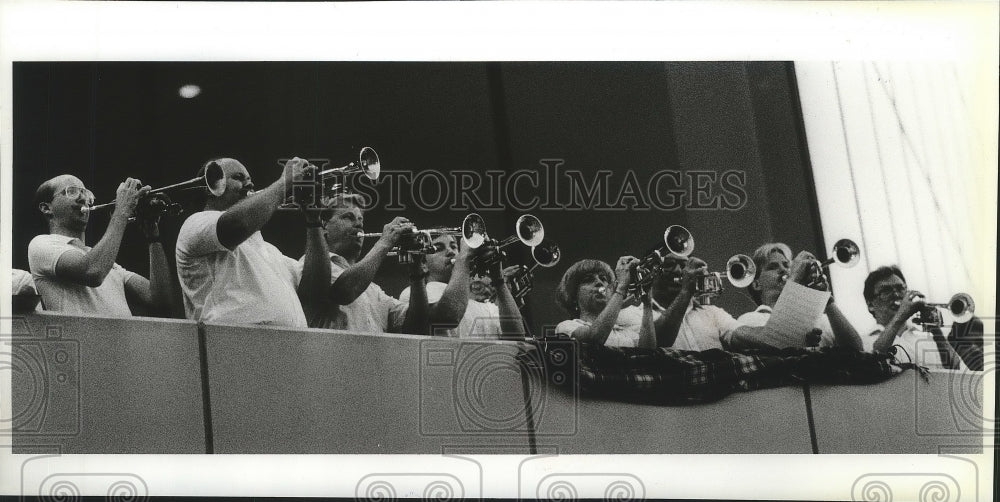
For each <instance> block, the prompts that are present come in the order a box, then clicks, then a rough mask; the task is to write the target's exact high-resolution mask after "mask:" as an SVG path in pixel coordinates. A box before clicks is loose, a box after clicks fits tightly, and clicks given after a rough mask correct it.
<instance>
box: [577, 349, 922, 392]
mask: <svg viewBox="0 0 1000 502" xmlns="http://www.w3.org/2000/svg"><path fill="white" fill-rule="evenodd" d="M577 352H578V354H577V361H578V367H577V370H578V371H577V372H576V373H577V375H578V385H579V388H580V393H581V394H582V395H593V396H601V397H605V398H612V399H624V400H629V401H643V402H662V403H684V402H692V403H694V402H710V401H716V400H718V399H721V398H723V397H725V396H727V395H729V394H730V393H732V392H734V391H749V390H754V389H762V388H771V387H778V386H783V385H796V384H800V383H803V382H815V383H835V384H867V383H875V382H881V381H884V380H887V379H889V378H891V377H893V376H894V375H898V374H899V373H902V372H903V371H904V370H906V369H909V368H914V367H916V366H915V365H913V364H908V363H899V362H897V361H895V360H894V359H893V358H892V356H890V355H887V354H872V353H866V352H857V351H852V350H847V349H843V348H835V347H834V348H805V349H803V348H789V349H783V350H780V351H768V352H761V351H753V352H751V351H748V352H747V353H745V354H741V353H733V352H726V351H723V350H719V349H711V350H706V351H702V352H694V351H683V350H676V349H670V348H663V347H660V348H657V349H640V348H628V347H604V346H596V345H587V344H582V345H579V346H578V350H577ZM917 368H918V369H919V367H917ZM921 374H923V375H924V376H925V377H926V374H925V372H923V371H922V372H921Z"/></svg>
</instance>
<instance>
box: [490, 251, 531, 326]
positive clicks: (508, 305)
mask: <svg viewBox="0 0 1000 502" xmlns="http://www.w3.org/2000/svg"><path fill="white" fill-rule="evenodd" d="M518 268H519V267H518V266H517V265H513V266H510V267H507V268H505V269H503V272H502V275H503V277H502V278H501V279H500V281H499V283H498V284H497V288H496V289H497V310H499V313H500V333H501V338H512V339H518V338H524V335H525V329H524V319H522V318H521V309H519V308H517V301H516V300H514V295H512V294H511V292H510V288H508V287H507V277H508V276H509V275H510V274H513V273H514V272H516V271H517V269H518Z"/></svg>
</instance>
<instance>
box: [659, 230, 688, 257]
mask: <svg viewBox="0 0 1000 502" xmlns="http://www.w3.org/2000/svg"><path fill="white" fill-rule="evenodd" d="M663 243H664V244H666V246H667V251H670V252H671V253H672V254H675V255H677V256H682V257H687V256H690V255H691V252H692V251H694V237H692V236H691V232H690V231H688V229H686V228H684V227H682V226H680V225H670V226H669V227H667V229H666V230H665V231H664V232H663Z"/></svg>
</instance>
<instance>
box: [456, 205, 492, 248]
mask: <svg viewBox="0 0 1000 502" xmlns="http://www.w3.org/2000/svg"><path fill="white" fill-rule="evenodd" d="M462 241H463V242H465V245H466V246H469V247H470V248H472V249H475V248H478V247H479V246H482V245H483V243H484V242H486V222H485V221H484V220H483V217H482V216H479V215H478V214H476V213H470V214H469V215H468V216H466V217H465V219H464V220H462Z"/></svg>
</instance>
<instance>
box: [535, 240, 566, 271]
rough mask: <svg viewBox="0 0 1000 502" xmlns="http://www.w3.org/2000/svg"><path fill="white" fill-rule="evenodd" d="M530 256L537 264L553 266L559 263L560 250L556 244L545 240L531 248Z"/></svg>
mask: <svg viewBox="0 0 1000 502" xmlns="http://www.w3.org/2000/svg"><path fill="white" fill-rule="evenodd" d="M531 257H532V258H534V259H535V263H537V264H538V265H540V266H542V267H546V268H548V267H554V266H556V264H557V263H559V259H560V258H561V257H562V252H561V251H560V250H559V245H558V244H556V243H555V242H552V241H549V240H545V241H542V242H541V243H540V244H539V245H537V246H535V247H533V248H531Z"/></svg>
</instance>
